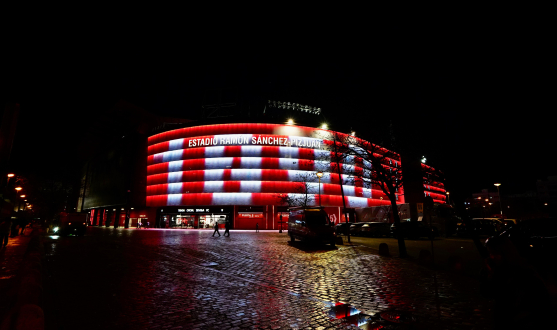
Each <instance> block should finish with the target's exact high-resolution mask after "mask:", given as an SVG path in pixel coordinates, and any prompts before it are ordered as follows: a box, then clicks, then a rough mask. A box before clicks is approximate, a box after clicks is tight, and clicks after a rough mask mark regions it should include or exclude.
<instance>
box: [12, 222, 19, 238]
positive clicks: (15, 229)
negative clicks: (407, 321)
mask: <svg viewBox="0 0 557 330" xmlns="http://www.w3.org/2000/svg"><path fill="white" fill-rule="evenodd" d="M19 222H20V220H19V219H16V220H15V221H12V234H11V235H10V236H11V237H16V236H17V233H18V231H19V227H18V225H19Z"/></svg>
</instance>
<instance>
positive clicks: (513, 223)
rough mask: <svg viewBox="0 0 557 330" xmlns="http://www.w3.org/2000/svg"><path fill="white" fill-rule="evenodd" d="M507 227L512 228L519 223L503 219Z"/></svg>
mask: <svg viewBox="0 0 557 330" xmlns="http://www.w3.org/2000/svg"><path fill="white" fill-rule="evenodd" d="M501 221H502V222H503V224H504V225H505V227H510V226H514V225H516V224H517V223H518V222H517V221H516V220H515V219H502V220H501Z"/></svg>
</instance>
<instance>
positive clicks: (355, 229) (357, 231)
mask: <svg viewBox="0 0 557 330" xmlns="http://www.w3.org/2000/svg"><path fill="white" fill-rule="evenodd" d="M364 224H365V222H357V223H353V224H352V225H351V226H350V235H352V236H361V230H362V226H363V225H364Z"/></svg>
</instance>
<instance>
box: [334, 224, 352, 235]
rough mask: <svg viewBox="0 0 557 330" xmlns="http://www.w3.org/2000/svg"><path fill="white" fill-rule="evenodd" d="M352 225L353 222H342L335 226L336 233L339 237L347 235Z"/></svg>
mask: <svg viewBox="0 0 557 330" xmlns="http://www.w3.org/2000/svg"><path fill="white" fill-rule="evenodd" d="M350 225H352V223H351V222H349V223H346V222H341V223H337V224H336V226H335V233H336V234H337V235H346V234H347V232H348V229H349V228H350Z"/></svg>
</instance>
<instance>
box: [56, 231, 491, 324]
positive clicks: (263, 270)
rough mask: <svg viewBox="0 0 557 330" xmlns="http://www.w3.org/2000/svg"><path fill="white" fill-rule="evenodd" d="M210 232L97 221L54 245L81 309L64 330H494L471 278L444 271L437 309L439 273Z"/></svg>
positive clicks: (275, 239)
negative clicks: (78, 327)
mask: <svg viewBox="0 0 557 330" xmlns="http://www.w3.org/2000/svg"><path fill="white" fill-rule="evenodd" d="M211 233H212V232H210V231H171V230H166V231H165V230H141V231H140V230H122V229H120V230H114V229H105V228H100V229H99V228H90V230H89V233H88V235H87V236H86V237H84V238H82V239H81V240H78V239H75V238H72V237H69V238H64V237H62V238H60V239H58V240H56V241H52V240H50V241H47V244H46V248H47V249H46V251H47V254H48V255H49V256H48V265H49V267H48V268H49V270H50V272H51V276H52V278H53V282H54V283H53V284H54V287H55V289H56V296H55V297H54V298H53V303H54V304H55V305H56V307H57V308H61V309H64V308H66V309H70V310H72V309H75V311H73V310H72V311H73V312H74V313H75V314H71V313H68V314H69V315H66V316H65V317H64V318H62V317H58V321H57V322H59V323H60V324H59V325H60V326H59V328H61V329H66V328H67V329H70V328H72V327H71V326H70V325H71V324H74V325H75V324H76V323H72V322H78V323H79V322H81V323H83V318H84V317H85V318H87V319H88V320H89V321H88V322H86V323H85V324H83V326H82V327H81V328H83V329H97V328H101V327H107V328H111V329H129V328H134V329H166V328H169V329H172V328H179V327H182V328H183V329H213V328H214V329H227V328H231V329H232V328H238V329H240V328H261V329H282V328H284V329H291V328H300V329H301V328H307V327H311V328H314V329H326V328H334V329H343V328H350V327H352V328H353V327H358V326H359V327H360V328H362V329H380V328H383V329H402V328H405V327H406V328H408V327H417V328H429V329H437V328H439V329H441V328H443V329H445V328H449V329H471V328H475V329H482V328H490V323H489V317H488V315H489V307H490V305H489V303H488V302H487V301H485V300H483V299H481V298H480V297H479V295H478V294H477V291H475V290H476V287H477V283H474V281H473V280H471V279H468V278H456V279H455V278H454V276H449V275H446V274H445V275H444V274H438V276H437V281H438V285H439V288H438V290H439V301H440V314H439V315H438V314H437V306H436V303H435V295H434V287H433V273H432V271H431V270H429V269H427V268H423V267H419V266H417V265H415V264H413V263H410V262H407V261H405V260H399V259H396V258H383V257H379V256H377V255H374V254H371V253H370V252H369V251H368V250H366V249H362V248H358V247H351V246H339V247H338V248H335V249H330V248H328V247H323V248H320V247H317V248H307V249H306V248H299V246H293V245H290V244H289V243H288V237H287V236H286V235H285V234H278V233H258V234H255V233H250V232H242V233H237V232H234V231H232V232H231V238H223V237H211ZM54 243H56V251H55V252H53V251H52V249H51V247H52V245H53V244H54ZM69 261H71V266H70V264H69ZM78 281H81V282H79V283H81V285H80V284H78V283H77V282H78ZM82 283H88V284H87V286H84V285H83V284H82ZM84 297H87V298H86V299H85V298H84ZM67 301H80V302H81V301H82V303H80V304H78V305H79V308H78V307H73V306H67V303H66V302H67ZM332 302H334V303H332ZM339 302H342V303H339ZM80 310H86V311H87V313H86V315H84V312H81V311H80ZM389 313H390V314H389ZM410 313H411V314H410ZM397 316H398V318H397ZM397 320H398V321H404V322H398V323H397V322H396V321H397ZM414 321H416V322H414Z"/></svg>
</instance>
